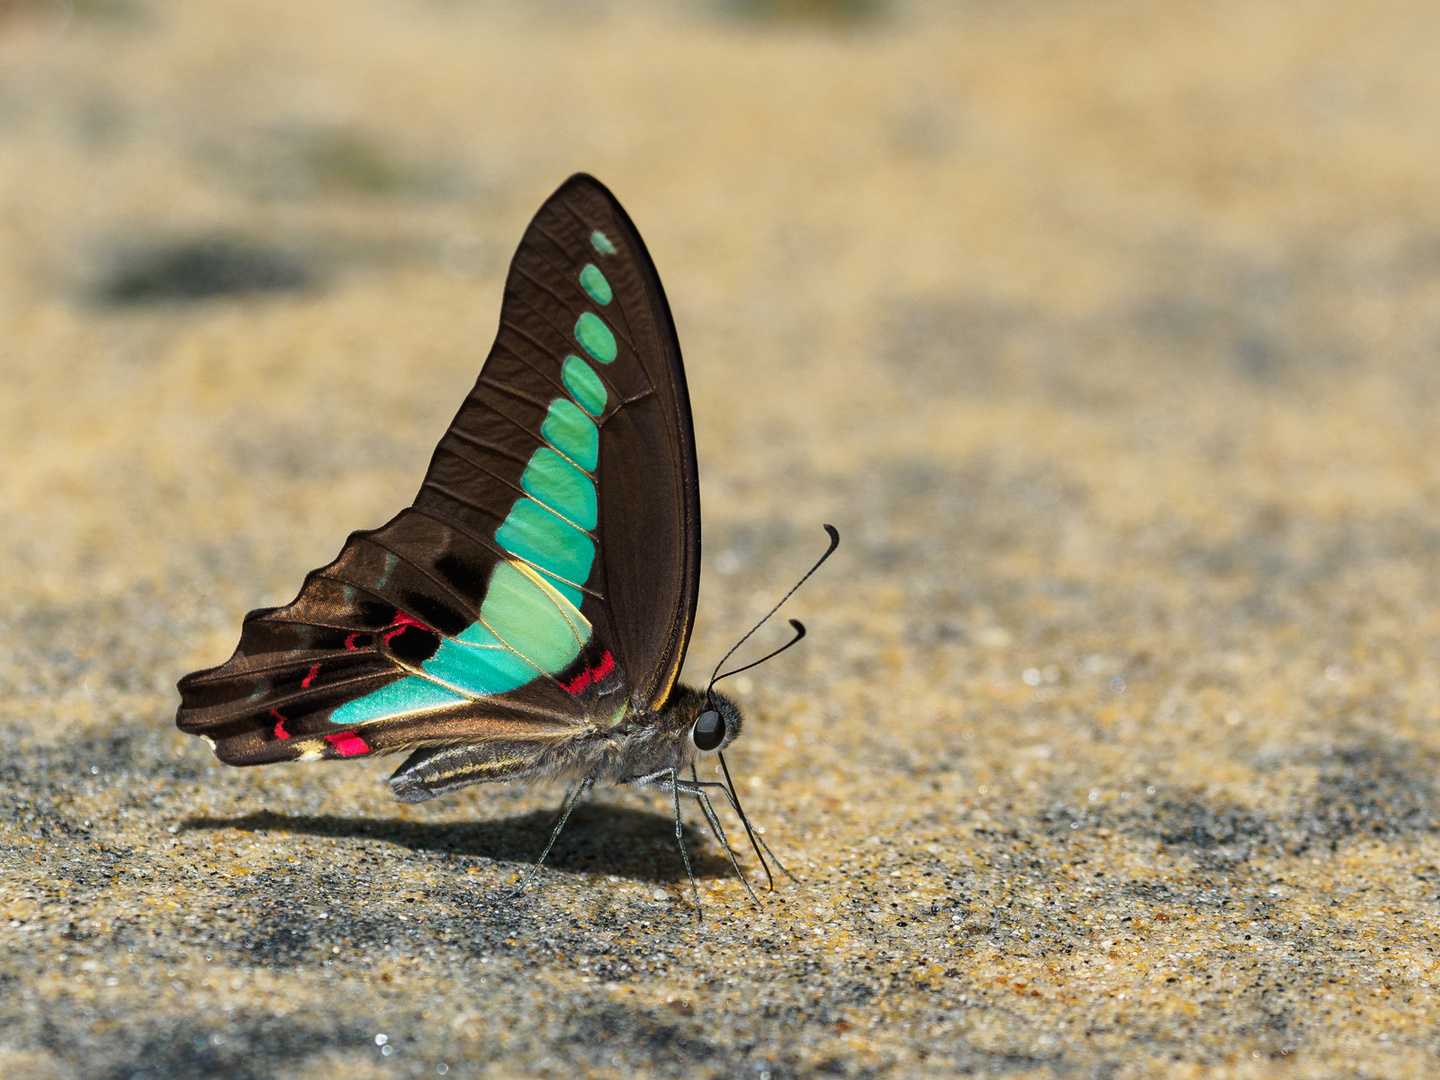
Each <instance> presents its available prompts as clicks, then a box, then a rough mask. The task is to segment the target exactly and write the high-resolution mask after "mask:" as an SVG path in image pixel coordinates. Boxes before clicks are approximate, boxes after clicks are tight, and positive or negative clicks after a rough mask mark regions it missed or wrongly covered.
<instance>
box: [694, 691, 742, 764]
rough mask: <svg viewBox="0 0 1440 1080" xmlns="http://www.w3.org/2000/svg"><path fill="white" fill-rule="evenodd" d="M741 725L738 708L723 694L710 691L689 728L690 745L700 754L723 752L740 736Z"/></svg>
mask: <svg viewBox="0 0 1440 1080" xmlns="http://www.w3.org/2000/svg"><path fill="white" fill-rule="evenodd" d="M742 723H744V720H743V718H742V717H741V715H740V706H738V705H736V704H735V702H733V701H731V700H730V699H729V698H728V697H726V696H725V695H724V694H720V693H717V692H716V691H714V690H711V691H710V693H709V694H707V695H706V696H705V703H704V708H702V709H701V710H700V714H699V715H698V716H697V717H695V723H694V724H692V725H691V727H690V745H691V746H693V747H694V748H695V750H696V751H697V752H698V753H701V754H713V753H716V752H718V751H720V750H724V749H725V747H727V746H729V745H730V744H731V743H732V742H734V741H735V737H736V736H737V735H739V734H740V725H741V724H742Z"/></svg>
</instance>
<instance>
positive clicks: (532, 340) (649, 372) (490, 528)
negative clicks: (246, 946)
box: [177, 176, 699, 776]
mask: <svg viewBox="0 0 1440 1080" xmlns="http://www.w3.org/2000/svg"><path fill="white" fill-rule="evenodd" d="M698 561H699V501H698V486H697V480H696V469H695V456H694V439H693V433H692V430H691V422H690V415H689V405H688V398H687V395H686V390H685V385H684V371H683V368H682V367H681V362H680V353H679V348H678V344H677V343H676V339H675V333H674V328H673V325H672V323H671V319H670V313H669V309H668V306H667V304H666V302H665V298H664V294H663V292H662V291H661V289H660V284H659V279H658V277H657V276H656V274H655V271H654V267H653V265H652V264H651V262H650V258H649V255H648V254H647V253H646V251H645V248H644V245H643V243H642V242H641V241H640V238H639V235H638V233H637V232H636V231H635V229H634V226H633V225H632V224H631V223H630V221H629V218H628V217H627V216H626V215H625V212H624V211H623V210H622V209H621V208H620V206H619V204H618V203H617V202H616V201H615V199H614V197H613V196H611V195H610V193H609V192H608V191H607V190H606V189H605V188H604V187H603V186H602V185H600V184H599V183H598V182H597V181H595V180H593V179H591V178H589V177H585V176H576V177H572V178H571V179H570V180H569V181H567V182H566V183H565V184H564V185H563V186H562V187H561V188H560V190H559V191H557V192H556V193H555V195H553V196H552V197H551V198H550V199H549V200H548V201H547V202H546V203H545V205H544V206H543V207H542V208H541V210H540V212H539V213H538V214H537V215H536V217H535V219H534V221H532V223H531V225H530V227H529V228H528V229H527V231H526V234H525V237H524V239H523V240H522V242H521V245H520V248H519V250H518V251H517V253H516V256H515V259H514V262H513V263H512V266H511V270H510V275H509V278H508V279H507V282H506V288H505V299H504V303H503V306H502V310H501V324H500V330H499V333H498V334H497V337H496V341H495V344H494V346H493V347H492V349H491V352H490V355H489V357H488V358H487V360H486V363H485V365H484V367H483V369H482V371H481V373H480V378H479V380H478V381H477V382H476V385H475V388H474V389H473V390H472V391H471V393H470V394H469V395H468V396H467V398H466V400H465V402H464V403H463V404H462V406H461V408H460V411H459V413H458V414H457V415H456V417H455V419H454V421H453V422H452V423H451V425H450V428H449V430H448V431H447V432H446V434H445V436H444V437H443V438H442V439H441V440H440V443H439V445H438V446H437V447H436V450H435V454H434V457H433V458H432V460H431V464H430V468H429V470H428V471H427V473H426V477H425V481H424V483H423V485H422V487H421V489H420V492H419V494H418V495H417V497H416V500H415V503H414V505H413V506H412V507H410V508H409V509H407V510H404V511H402V512H401V513H400V514H398V515H397V516H396V517H395V518H394V519H392V520H391V521H390V522H389V523H387V524H386V525H385V526H383V527H381V528H380V529H376V530H372V531H367V532H357V533H354V534H352V535H351V536H350V538H349V540H347V542H346V544H345V546H344V548H343V549H342V551H341V553H340V555H339V557H338V558H337V559H336V560H335V561H334V562H333V563H331V564H330V565H328V566H326V567H323V568H321V569H319V570H316V571H312V572H311V574H310V575H309V576H307V578H306V581H305V584H304V586H303V587H302V589H301V591H300V594H299V595H298V596H297V597H296V599H295V600H294V601H293V602H292V603H291V604H289V605H287V606H286V607H283V608H278V609H266V610H261V611H256V612H252V613H251V614H250V615H249V616H247V617H246V620H245V625H244V628H243V631H242V634H241V639H240V643H239V646H238V647H237V649H236V652H235V655H234V656H233V657H232V658H231V659H230V660H229V661H228V662H227V663H225V664H224V665H222V666H220V667H218V668H213V669H209V670H207V671H200V672H195V673H193V674H191V675H189V676H187V677H186V678H185V679H183V680H182V681H181V684H180V689H181V695H182V703H181V708H180V712H179V716H178V718H177V722H178V724H179V726H180V727H181V729H182V730H185V731H190V732H193V733H195V734H202V735H205V736H206V737H208V738H210V739H211V740H212V741H214V742H215V744H216V753H217V755H218V756H219V757H220V758H221V759H222V760H224V761H227V762H231V763H234V764H259V763H263V762H268V761H281V760H293V759H296V758H313V757H351V756H358V755H362V754H368V753H372V752H377V751H391V750H398V749H405V748H412V747H426V746H430V747H437V746H440V747H443V746H468V747H471V748H472V749H471V750H470V751H468V752H467V754H468V759H469V760H471V761H472V765H474V764H475V763H479V764H478V765H475V767H476V768H480V769H481V771H483V770H484V769H491V770H492V771H493V772H494V773H495V775H497V776H498V775H502V774H506V775H508V774H509V773H504V769H507V768H508V769H510V770H511V773H513V772H514V771H515V770H516V769H519V770H520V771H522V772H523V768H524V766H525V764H526V762H527V761H528V760H529V759H528V758H527V756H526V750H525V748H527V747H528V748H530V751H531V752H533V753H539V752H540V749H541V748H544V747H545V746H547V745H548V744H550V743H552V742H553V741H554V740H555V739H557V738H563V737H565V736H566V734H567V733H573V732H575V731H576V729H577V728H583V727H584V726H586V725H592V724H606V723H610V722H613V721H614V720H615V719H617V718H619V717H620V716H621V715H623V714H624V713H625V711H626V709H627V708H633V709H638V710H641V711H649V710H653V709H655V708H658V707H659V706H660V705H661V704H663V702H664V700H665V698H666V696H667V695H668V694H669V691H670V687H671V686H672V685H673V683H674V680H675V677H676V675H677V674H678V671H679V667H680V664H681V662H682V661H683V658H684V651H685V645H686V643H687V641H688V637H689V631H690V625H691V621H692V619H693V615H694V607H695V594H696V585H697V579H698Z"/></svg>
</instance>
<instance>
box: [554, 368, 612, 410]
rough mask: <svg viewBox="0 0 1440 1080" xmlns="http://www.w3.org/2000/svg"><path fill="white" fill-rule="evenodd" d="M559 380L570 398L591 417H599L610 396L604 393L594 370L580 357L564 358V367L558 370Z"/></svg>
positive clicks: (602, 385)
mask: <svg viewBox="0 0 1440 1080" xmlns="http://www.w3.org/2000/svg"><path fill="white" fill-rule="evenodd" d="M560 380H561V381H562V382H563V383H564V384H565V389H566V390H568V391H570V396H571V397H573V398H574V399H575V400H576V401H578V402H579V403H580V407H581V408H582V409H584V410H585V411H586V412H588V413H589V414H590V415H591V416H599V415H600V414H601V413H602V412H604V411H605V403H606V402H607V401H609V400H610V395H609V394H608V393H606V392H605V384H604V383H603V382H601V381H600V376H599V375H596V374H595V369H594V368H592V367H591V366H590V365H589V364H587V363H586V362H585V361H584V360H581V359H580V357H578V356H567V357H566V358H565V366H564V367H563V368H561V369H560Z"/></svg>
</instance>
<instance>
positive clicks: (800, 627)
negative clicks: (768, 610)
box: [705, 619, 805, 694]
mask: <svg viewBox="0 0 1440 1080" xmlns="http://www.w3.org/2000/svg"><path fill="white" fill-rule="evenodd" d="M790 625H791V626H793V627H794V628H795V636H794V637H792V638H791V639H790V640H789V641H787V642H786V643H785V644H784V645H781V646H780V647H779V648H778V649H776V650H775V651H774V652H772V653H766V654H765V655H764V656H762V657H760V659H759V660H752V661H751V662H750V663H748V664H746V665H745V666H744V667H737V668H736V669H735V670H734V671H727V672H725V674H724V675H716V676H715V677H714V678H713V679H711V680H710V685H711V686H714V685H715V684H716V683H717V682H719V681H720V680H721V679H728V678H729V677H730V676H731V675H739V674H740V672H742V671H749V670H750V669H751V668H752V667H759V666H760V665H761V664H763V663H764V662H765V661H766V660H773V659H774V658H775V657H777V656H779V655H780V654H781V653H782V652H784V651H785V650H786V649H788V648H790V646H791V645H794V644H795V643H796V642H798V641H799V640H800V639H801V638H803V637H804V636H805V624H804V623H802V622H801V621H800V620H799V619H791V620H790ZM705 692H706V693H707V694H708V693H709V692H710V691H709V688H706V691H705Z"/></svg>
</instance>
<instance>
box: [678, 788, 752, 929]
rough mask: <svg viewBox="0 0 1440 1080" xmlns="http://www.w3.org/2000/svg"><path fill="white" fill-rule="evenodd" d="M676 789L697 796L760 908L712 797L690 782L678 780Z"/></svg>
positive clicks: (726, 851) (747, 890) (736, 870)
mask: <svg viewBox="0 0 1440 1080" xmlns="http://www.w3.org/2000/svg"><path fill="white" fill-rule="evenodd" d="M675 787H676V790H677V791H679V792H683V793H684V794H686V795H694V796H695V800H696V801H697V802H698V803H699V804H700V809H701V810H703V811H704V812H705V818H706V820H707V821H709V822H710V827H711V828H712V829H714V830H715V835H716V837H717V838H719V840H720V845H721V846H722V847H723V848H724V849H725V854H726V855H729V856H730V865H731V866H733V867H734V868H735V874H736V876H737V877H739V878H740V884H741V885H744V886H745V891H746V892H747V893H749V894H750V899H751V900H752V901H754V903H755V906H756V907H759V906H760V898H759V897H758V896H756V895H755V890H754V889H752V888H751V887H750V879H749V878H747V877H746V876H745V871H744V870H741V869H740V862H739V860H738V859H736V857H735V849H734V848H732V847H731V846H730V838H729V837H727V836H726V835H725V830H724V829H723V828H722V827H721V825H720V818H719V817H718V816H716V814H715V807H713V806H712V805H711V804H710V797H709V796H708V795H706V794H705V791H704V789H703V788H702V787H701V786H700V785H698V784H692V783H691V782H690V781H689V780H677V781H675Z"/></svg>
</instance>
